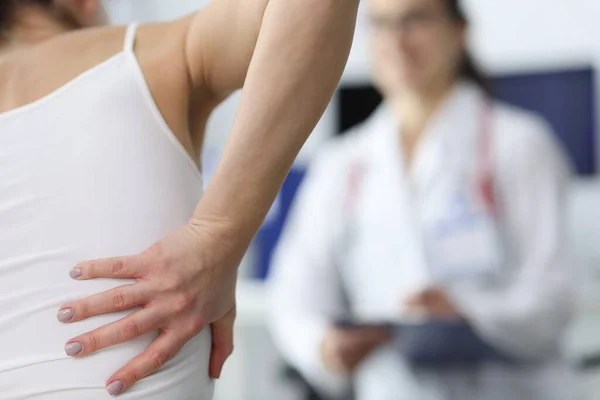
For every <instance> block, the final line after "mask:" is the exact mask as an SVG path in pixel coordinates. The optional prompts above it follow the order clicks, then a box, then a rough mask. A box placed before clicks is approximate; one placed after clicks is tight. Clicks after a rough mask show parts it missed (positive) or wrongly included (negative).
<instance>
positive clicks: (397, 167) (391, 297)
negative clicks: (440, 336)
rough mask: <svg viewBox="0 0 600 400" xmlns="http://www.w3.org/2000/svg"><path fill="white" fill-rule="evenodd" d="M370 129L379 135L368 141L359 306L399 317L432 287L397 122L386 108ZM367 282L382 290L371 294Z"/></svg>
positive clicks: (358, 287) (379, 112)
mask: <svg viewBox="0 0 600 400" xmlns="http://www.w3.org/2000/svg"><path fill="white" fill-rule="evenodd" d="M365 128H366V129H370V130H372V133H373V135H372V136H371V140H370V142H369V143H368V148H367V152H366V156H367V160H368V161H367V164H368V169H367V174H366V179H365V182H364V184H363V188H362V189H361V201H360V214H361V216H360V219H361V228H360V229H361V237H362V238H363V241H362V243H361V247H362V248H361V249H360V250H359V253H358V257H357V260H356V261H357V262H358V263H359V265H357V268H359V269H365V271H364V272H365V275H364V276H363V275H360V277H359V282H357V291H360V292H363V294H364V296H363V298H361V299H357V300H358V301H357V303H358V304H360V305H361V307H364V311H365V314H367V313H370V314H371V315H372V314H373V313H376V314H378V315H381V317H388V318H397V317H399V316H400V315H401V312H402V307H401V305H402V303H403V298H405V297H406V296H408V295H410V294H412V293H414V292H415V291H418V290H420V289H422V288H423V287H425V286H427V282H429V278H428V271H427V269H426V264H425V260H424V258H423V252H422V247H421V245H422V243H421V242H422V241H421V240H420V237H419V235H418V234H417V233H416V232H415V220H414V216H415V211H414V209H413V205H412V201H411V199H410V193H409V190H407V187H406V182H405V178H404V176H405V174H404V167H403V164H404V163H403V156H402V153H401V149H400V145H399V132H398V129H397V124H396V123H395V119H394V118H393V116H392V115H391V113H390V112H389V110H388V108H387V107H386V106H385V105H384V106H382V107H381V108H380V110H378V111H377V113H376V114H375V116H374V117H373V120H372V122H371V123H370V124H368V126H366V127H365ZM365 279H368V281H370V282H372V283H373V285H371V286H372V287H373V288H377V290H366V291H364V289H361V287H362V288H365V284H364V283H365V281H366V280H365Z"/></svg>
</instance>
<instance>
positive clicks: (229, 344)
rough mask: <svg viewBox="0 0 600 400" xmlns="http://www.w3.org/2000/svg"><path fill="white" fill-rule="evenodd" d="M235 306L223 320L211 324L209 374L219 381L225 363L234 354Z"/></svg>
mask: <svg viewBox="0 0 600 400" xmlns="http://www.w3.org/2000/svg"><path fill="white" fill-rule="evenodd" d="M235 314H236V309H235V306H234V307H233V308H232V309H231V311H229V312H228V313H227V314H226V315H225V316H224V317H223V318H221V319H220V320H218V321H216V322H213V323H212V324H211V332H212V349H211V353H210V366H209V374H210V377H211V378H213V379H219V378H220V377H221V372H222V371H223V366H224V365H225V361H227V359H228V358H229V356H230V355H231V353H232V352H233V325H234V322H235Z"/></svg>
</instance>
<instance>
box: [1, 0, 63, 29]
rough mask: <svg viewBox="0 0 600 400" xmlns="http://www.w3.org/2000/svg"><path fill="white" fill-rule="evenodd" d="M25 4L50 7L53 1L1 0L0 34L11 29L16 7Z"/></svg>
mask: <svg viewBox="0 0 600 400" xmlns="http://www.w3.org/2000/svg"><path fill="white" fill-rule="evenodd" d="M25 4H36V5H40V6H49V5H51V4H52V0H0V34H2V33H5V32H6V31H8V30H9V29H10V28H11V24H12V19H13V14H14V11H15V7H16V6H18V5H25Z"/></svg>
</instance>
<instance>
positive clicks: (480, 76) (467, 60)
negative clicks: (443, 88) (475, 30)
mask: <svg viewBox="0 0 600 400" xmlns="http://www.w3.org/2000/svg"><path fill="white" fill-rule="evenodd" d="M443 1H444V3H445V4H446V6H447V8H448V12H449V14H450V18H452V20H454V21H455V22H457V23H461V24H468V23H469V20H468V18H467V15H466V14H465V12H464V10H463V8H462V6H461V3H460V0H443ZM459 76H460V77H461V78H466V79H468V80H470V81H472V82H474V83H475V84H477V85H478V86H479V87H481V89H483V90H484V91H485V92H487V93H488V94H491V92H492V88H491V84H490V81H489V80H488V78H487V77H486V76H485V74H484V73H483V72H482V71H481V70H480V69H479V67H478V66H477V64H476V63H475V60H474V59H473V56H472V55H471V54H470V53H469V51H468V50H466V49H465V53H464V55H463V59H462V61H461V66H460V70H459Z"/></svg>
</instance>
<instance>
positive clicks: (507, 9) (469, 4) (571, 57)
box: [107, 0, 600, 400]
mask: <svg viewBox="0 0 600 400" xmlns="http://www.w3.org/2000/svg"><path fill="white" fill-rule="evenodd" d="M463 1H464V5H465V8H466V9H467V11H468V14H469V15H470V17H471V19H472V25H471V27H472V30H471V40H472V44H473V46H474V50H475V56H476V58H477V60H478V61H479V62H480V63H481V65H482V66H483V67H484V69H485V70H487V72H489V73H490V74H492V75H494V76H512V75H519V74H521V75H522V74H530V75H531V76H536V74H538V73H539V74H543V73H548V72H551V73H557V72H561V71H567V72H568V71H590V76H591V79H590V81H589V82H590V83H589V84H590V85H592V89H593V90H592V92H591V93H592V96H591V98H590V99H589V101H590V103H589V104H586V106H589V107H593V110H592V115H591V119H592V122H593V123H594V125H591V126H593V132H592V135H593V138H592V141H591V142H590V143H592V147H593V149H591V150H590V151H591V154H592V155H593V157H594V161H595V162H594V163H593V164H594V165H600V163H599V162H598V161H600V138H598V130H597V129H596V125H597V124H596V122H597V121H598V118H597V116H598V115H600V102H597V101H595V99H596V98H597V94H598V93H599V91H600V83H598V82H599V81H598V80H597V79H596V78H595V74H596V71H597V70H598V67H600V23H598V21H600V1H598V0H570V1H565V0H502V1H498V0H463ZM207 3H208V0H107V7H108V9H109V13H110V15H111V17H112V19H113V21H114V22H115V23H127V22H130V21H140V22H144V21H155V20H165V19H171V18H176V17H179V16H181V15H184V14H186V13H188V12H192V11H194V10H197V9H199V8H201V7H203V6H205V5H206V4H207ZM363 3H364V1H363ZM361 7H363V8H364V4H363V6H361ZM365 29H366V26H365V17H364V12H363V13H361V17H360V18H359V23H358V28H357V32H356V38H355V44H354V48H353V50H352V54H351V57H350V60H349V63H348V66H347V69H346V71H345V74H344V78H343V81H342V84H341V88H342V89H344V90H352V89H353V88H356V87H364V86H368V84H369V63H368V57H367V54H368V53H367V37H366V34H365ZM574 95H575V96H577V93H575V94H574ZM584 98H585V96H584ZM238 99H239V95H235V96H233V97H232V98H231V99H230V100H228V101H227V102H226V103H225V104H223V105H222V106H221V107H220V108H219V109H218V111H217V112H216V113H215V114H214V115H213V117H212V118H211V120H210V122H209V125H208V132H207V139H206V142H205V143H206V147H205V149H204V154H203V163H202V164H203V170H204V173H205V175H206V176H207V178H210V174H211V172H212V170H213V169H214V166H215V164H216V161H217V159H218V156H219V154H220V152H221V150H222V149H223V146H224V144H225V142H226V140H227V136H228V132H229V130H230V127H231V124H232V122H233V118H234V115H235V109H236V106H237V101H238ZM566 101H567V102H568V100H566ZM585 101H586V102H587V100H585ZM340 108H341V107H340V99H339V96H337V97H336V98H334V100H333V102H332V104H331V106H330V107H329V109H328V111H327V112H326V114H325V116H324V118H323V120H322V121H321V123H320V124H319V126H318V127H317V129H316V131H315V133H314V134H313V136H312V137H311V139H310V140H309V142H308V143H307V145H306V146H305V148H304V150H303V152H302V154H301V156H300V157H299V158H298V160H297V163H296V166H295V168H294V172H293V173H292V175H290V180H289V181H288V184H287V186H285V187H284V191H283V192H282V195H281V196H280V198H279V199H278V201H277V202H276V204H275V205H274V208H273V210H272V213H271V215H270V219H269V220H268V221H267V222H266V226H265V230H263V232H262V233H261V235H262V236H261V235H259V237H258V239H257V241H256V242H255V243H254V244H253V246H252V248H251V250H250V251H249V253H248V255H247V257H246V259H245V260H244V263H243V265H242V267H241V268H242V273H241V277H242V279H241V282H240V285H239V286H240V287H239V309H240V310H239V314H240V315H239V319H238V326H237V329H238V335H237V337H236V353H235V355H234V357H233V358H232V359H231V360H230V361H229V363H228V365H227V366H226V370H225V374H224V378H222V380H221V382H220V383H219V385H218V394H217V399H223V400H259V399H260V400H270V399H277V400H286V399H289V400H292V399H301V398H303V397H302V394H301V393H300V391H299V390H298V388H297V387H295V386H294V385H293V384H291V383H289V382H288V381H286V380H285V379H283V369H282V363H281V360H279V358H278V356H277V354H276V352H275V351H274V350H273V347H272V346H271V343H270V340H269V337H268V335H267V333H266V330H265V327H264V292H263V290H262V286H261V285H262V283H261V280H260V279H258V278H259V277H261V276H264V275H265V274H266V273H267V271H266V268H268V255H269V251H270V249H271V248H272V245H273V244H274V243H275V241H276V239H277V236H278V232H279V228H280V224H281V223H282V221H283V216H284V214H285V210H286V207H287V205H288V204H289V201H291V198H292V197H293V193H294V190H295V187H296V186H297V184H298V182H299V181H300V180H301V176H302V172H303V169H304V167H305V166H306V163H307V162H308V161H309V160H310V158H311V156H312V155H313V154H314V152H315V151H316V150H318V149H319V147H320V145H321V144H322V143H323V141H324V140H326V139H327V138H329V137H331V136H333V135H335V134H336V133H338V131H339V129H340V112H341V111H340ZM571 197H572V205H571V207H570V214H569V226H570V230H571V237H572V240H573V252H574V256H575V259H576V261H577V265H578V267H579V268H580V271H581V276H582V282H583V281H585V282H586V283H585V285H583V284H582V286H581V287H582V289H581V307H580V308H581V316H580V318H579V319H578V321H577V323H576V324H575V326H574V328H573V332H572V334H571V337H570V338H569V340H568V341H567V343H565V346H566V348H567V349H568V350H569V353H570V354H571V356H572V359H573V360H574V362H582V360H583V361H586V360H587V362H588V363H589V364H594V363H593V361H594V357H595V355H597V354H600V334H598V332H600V246H598V245H597V240H598V238H599V237H600V180H599V179H598V177H597V173H596V168H595V167H594V171H591V174H590V173H588V174H586V175H585V176H584V175H581V176H580V177H579V178H578V180H577V182H576V185H575V187H574V189H573V193H572V196H571ZM269 224H271V225H269ZM273 224H274V225H273ZM582 375H584V376H585V377H586V378H587V386H588V390H589V392H590V393H591V394H592V397H591V398H592V399H600V384H598V383H597V382H600V379H598V378H597V377H600V368H598V369H595V368H590V369H588V370H586V371H585V372H582Z"/></svg>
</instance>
